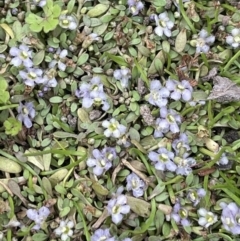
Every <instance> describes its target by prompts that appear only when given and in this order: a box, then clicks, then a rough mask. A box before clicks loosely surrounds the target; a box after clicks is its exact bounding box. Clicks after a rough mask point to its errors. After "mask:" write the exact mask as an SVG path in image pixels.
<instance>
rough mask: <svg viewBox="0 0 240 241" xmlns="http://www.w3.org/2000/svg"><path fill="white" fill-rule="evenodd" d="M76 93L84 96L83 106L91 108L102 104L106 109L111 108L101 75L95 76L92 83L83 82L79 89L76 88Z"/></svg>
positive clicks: (81, 96) (79, 96)
mask: <svg viewBox="0 0 240 241" xmlns="http://www.w3.org/2000/svg"><path fill="white" fill-rule="evenodd" d="M75 95H76V96H77V97H78V98H82V106H83V107H84V108H90V107H91V106H93V105H95V106H97V107H98V106H102V109H103V110H104V111H107V110H108V109H109V108H110V105H109V102H108V98H107V95H106V94H105V92H104V90H103V84H102V83H101V79H100V78H99V77H93V78H92V79H91V80H90V83H86V82H84V83H82V84H81V85H80V88H79V90H76V92H75Z"/></svg>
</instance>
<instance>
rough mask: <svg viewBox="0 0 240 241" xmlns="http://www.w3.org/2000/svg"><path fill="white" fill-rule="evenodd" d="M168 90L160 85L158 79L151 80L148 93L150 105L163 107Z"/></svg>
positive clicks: (166, 100)
mask: <svg viewBox="0 0 240 241" xmlns="http://www.w3.org/2000/svg"><path fill="white" fill-rule="evenodd" d="M169 94H170V92H169V90H168V89H167V88H165V87H162V84H161V82H160V81H159V80H152V81H151V83H150V94H149V96H148V102H149V103H150V104H152V105H155V106H158V107H163V106H166V105H167V103H168V99H167V98H168V97H169Z"/></svg>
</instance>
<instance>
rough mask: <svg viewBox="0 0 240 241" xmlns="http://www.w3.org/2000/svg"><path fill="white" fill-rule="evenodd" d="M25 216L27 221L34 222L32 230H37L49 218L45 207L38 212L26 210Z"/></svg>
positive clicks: (48, 212)
mask: <svg viewBox="0 0 240 241" xmlns="http://www.w3.org/2000/svg"><path fill="white" fill-rule="evenodd" d="M26 214H27V217H28V218H29V219H31V220H33V221H34V222H35V225H34V226H33V227H32V229H35V230H39V229H40V228H41V226H42V224H43V223H44V221H45V220H46V219H47V217H48V216H49V214H50V210H49V209H48V208H47V207H45V206H43V207H41V208H40V209H39V210H36V209H28V210H27V212H26Z"/></svg>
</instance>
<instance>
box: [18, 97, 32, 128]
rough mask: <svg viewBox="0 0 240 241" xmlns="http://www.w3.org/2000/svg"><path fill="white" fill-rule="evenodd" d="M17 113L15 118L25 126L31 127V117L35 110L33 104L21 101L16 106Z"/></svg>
mask: <svg viewBox="0 0 240 241" xmlns="http://www.w3.org/2000/svg"><path fill="white" fill-rule="evenodd" d="M17 111H18V115H17V119H18V120H19V121H21V122H23V124H24V125H25V126H26V127H27V128H31V127H32V119H33V118H34V117H35V115H36V112H35V109H34V105H33V103H32V102H26V103H25V105H23V104H22V103H21V102H20V103H19V106H18V108H17Z"/></svg>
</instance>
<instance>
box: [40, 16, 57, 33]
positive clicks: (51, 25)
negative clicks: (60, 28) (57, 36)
mask: <svg viewBox="0 0 240 241" xmlns="http://www.w3.org/2000/svg"><path fill="white" fill-rule="evenodd" d="M57 25H58V20H57V19H53V18H52V17H51V18H49V19H47V20H46V22H45V24H44V27H43V30H44V32H45V33H48V32H49V31H51V30H54V29H55V28H56V27H57Z"/></svg>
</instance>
